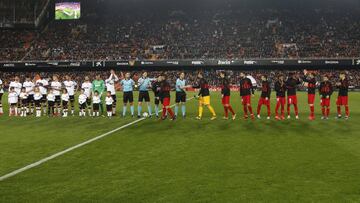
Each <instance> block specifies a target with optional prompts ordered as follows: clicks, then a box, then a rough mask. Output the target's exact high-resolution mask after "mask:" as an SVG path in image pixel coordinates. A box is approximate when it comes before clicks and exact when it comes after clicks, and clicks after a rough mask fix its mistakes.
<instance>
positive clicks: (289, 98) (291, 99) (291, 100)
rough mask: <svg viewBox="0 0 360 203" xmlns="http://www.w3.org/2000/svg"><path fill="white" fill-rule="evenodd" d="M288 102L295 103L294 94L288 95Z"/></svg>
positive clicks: (295, 97)
mask: <svg viewBox="0 0 360 203" xmlns="http://www.w3.org/2000/svg"><path fill="white" fill-rule="evenodd" d="M288 104H297V96H296V95H292V96H288Z"/></svg>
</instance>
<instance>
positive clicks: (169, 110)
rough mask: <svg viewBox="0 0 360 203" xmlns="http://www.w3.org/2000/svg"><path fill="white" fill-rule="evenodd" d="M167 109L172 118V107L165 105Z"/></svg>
mask: <svg viewBox="0 0 360 203" xmlns="http://www.w3.org/2000/svg"><path fill="white" fill-rule="evenodd" d="M167 111H168V112H169V114H170V116H171V118H174V112H173V111H172V109H171V108H170V107H167Z"/></svg>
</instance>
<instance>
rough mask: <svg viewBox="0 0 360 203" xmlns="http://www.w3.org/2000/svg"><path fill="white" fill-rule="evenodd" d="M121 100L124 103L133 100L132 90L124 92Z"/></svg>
mask: <svg viewBox="0 0 360 203" xmlns="http://www.w3.org/2000/svg"><path fill="white" fill-rule="evenodd" d="M123 102H124V103H128V102H129V103H133V102H134V96H133V92H124V95H123Z"/></svg>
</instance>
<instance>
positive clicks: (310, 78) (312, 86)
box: [303, 70, 316, 120]
mask: <svg viewBox="0 0 360 203" xmlns="http://www.w3.org/2000/svg"><path fill="white" fill-rule="evenodd" d="M304 75H305V77H304V78H303V81H304V86H305V87H307V89H308V104H309V107H310V115H309V120H314V119H315V114H314V104H315V91H316V79H315V75H314V74H313V73H309V72H308V71H307V70H304ZM306 76H307V77H306Z"/></svg>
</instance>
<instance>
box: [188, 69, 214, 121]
mask: <svg viewBox="0 0 360 203" xmlns="http://www.w3.org/2000/svg"><path fill="white" fill-rule="evenodd" d="M197 77H198V79H199V83H198V85H197V86H193V88H196V89H198V88H200V92H199V94H198V97H197V98H198V99H199V115H198V117H196V119H198V120H201V118H202V114H203V110H204V106H206V107H207V108H208V109H209V111H210V112H211V114H212V117H211V120H215V119H216V113H215V111H214V108H213V107H212V106H211V105H210V91H209V84H208V82H207V81H206V80H205V79H204V78H203V75H202V74H201V73H199V74H198V75H197Z"/></svg>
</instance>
